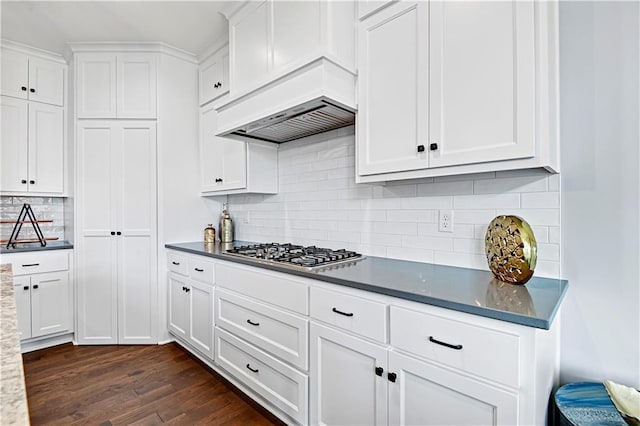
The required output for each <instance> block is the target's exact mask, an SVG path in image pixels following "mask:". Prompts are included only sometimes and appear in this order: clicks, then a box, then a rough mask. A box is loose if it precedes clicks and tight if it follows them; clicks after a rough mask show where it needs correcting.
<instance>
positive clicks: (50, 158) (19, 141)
mask: <svg viewBox="0 0 640 426" xmlns="http://www.w3.org/2000/svg"><path fill="white" fill-rule="evenodd" d="M0 111H1V115H2V143H1V144H0V166H1V167H2V172H1V175H0V176H1V177H0V179H1V180H0V192H2V193H24V194H27V195H29V194H31V195H35V194H38V195H46V194H50V195H57V196H60V195H62V194H63V192H64V189H65V188H64V176H65V164H66V163H65V158H64V110H63V108H61V107H57V106H53V105H47V104H43V103H38V102H28V101H24V100H21V99H15V98H11V97H6V96H2V100H1V103H0Z"/></svg>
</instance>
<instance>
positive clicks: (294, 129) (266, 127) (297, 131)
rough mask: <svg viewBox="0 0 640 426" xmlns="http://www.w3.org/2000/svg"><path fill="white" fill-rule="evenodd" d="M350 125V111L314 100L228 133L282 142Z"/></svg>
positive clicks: (352, 114) (353, 115) (353, 119)
mask: <svg viewBox="0 0 640 426" xmlns="http://www.w3.org/2000/svg"><path fill="white" fill-rule="evenodd" d="M354 122H355V114H354V113H353V112H351V111H348V110H346V109H343V108H340V107H339V106H336V105H333V104H331V103H330V102H327V101H325V100H316V101H311V102H307V103H305V104H302V105H299V106H297V107H295V108H293V109H291V110H288V111H282V112H280V113H277V114H273V115H271V116H269V117H266V118H263V119H261V120H257V121H254V122H253V123H249V124H248V125H246V126H244V127H243V128H240V129H237V130H236V131H234V132H231V134H233V135H236V136H244V137H247V138H252V139H259V140H263V141H268V142H275V143H283V142H289V141H292V140H295V139H300V138H304V137H306V136H311V135H315V134H318V133H324V132H328V131H329V130H334V129H339V128H341V127H346V126H351V125H353V123H354Z"/></svg>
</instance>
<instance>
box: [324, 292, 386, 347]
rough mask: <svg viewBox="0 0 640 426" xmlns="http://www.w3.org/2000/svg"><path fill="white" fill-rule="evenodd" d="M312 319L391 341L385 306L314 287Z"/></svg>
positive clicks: (384, 340)
mask: <svg viewBox="0 0 640 426" xmlns="http://www.w3.org/2000/svg"><path fill="white" fill-rule="evenodd" d="M311 316H312V317H313V318H315V319H319V320H321V321H324V322H326V323H329V324H331V325H333V326H336V327H340V328H343V329H345V330H349V331H351V332H353V333H357V334H360V335H362V336H366V337H369V338H371V339H374V340H377V341H379V342H386V341H387V305H385V304H384V303H379V302H374V301H372V300H367V299H362V298H360V297H356V296H351V295H348V294H344V293H339V292H337V291H331V290H325V289H321V288H315V287H313V288H311Z"/></svg>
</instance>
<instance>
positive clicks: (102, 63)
mask: <svg viewBox="0 0 640 426" xmlns="http://www.w3.org/2000/svg"><path fill="white" fill-rule="evenodd" d="M75 61H76V73H77V78H76V99H77V117H78V118H141V119H144V118H156V103H157V99H156V98H157V89H156V84H157V60H156V55H155V54H153V53H138V52H135V53H118V54H114V53H103V52H80V53H77V54H76V59H75Z"/></svg>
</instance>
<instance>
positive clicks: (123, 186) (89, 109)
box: [72, 46, 158, 344]
mask: <svg viewBox="0 0 640 426" xmlns="http://www.w3.org/2000/svg"><path fill="white" fill-rule="evenodd" d="M73 49H74V47H73V46H72V50H73ZM73 69H74V77H75V105H76V110H75V117H76V145H75V146H76V148H75V151H76V152H75V158H76V192H75V197H76V198H75V207H76V209H75V226H76V241H75V247H76V267H77V294H78V297H77V310H78V316H77V317H78V327H77V336H76V337H77V341H78V343H80V344H154V343H157V341H158V337H157V334H158V331H157V318H158V312H157V310H158V307H157V305H158V303H157V300H158V280H157V159H156V146H157V141H156V140H157V137H156V79H157V76H156V71H157V55H156V54H154V53H148V52H131V51H127V52H126V53H120V52H118V51H117V50H108V51H88V50H87V48H86V47H84V48H80V49H78V50H75V51H74V57H73Z"/></svg>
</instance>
